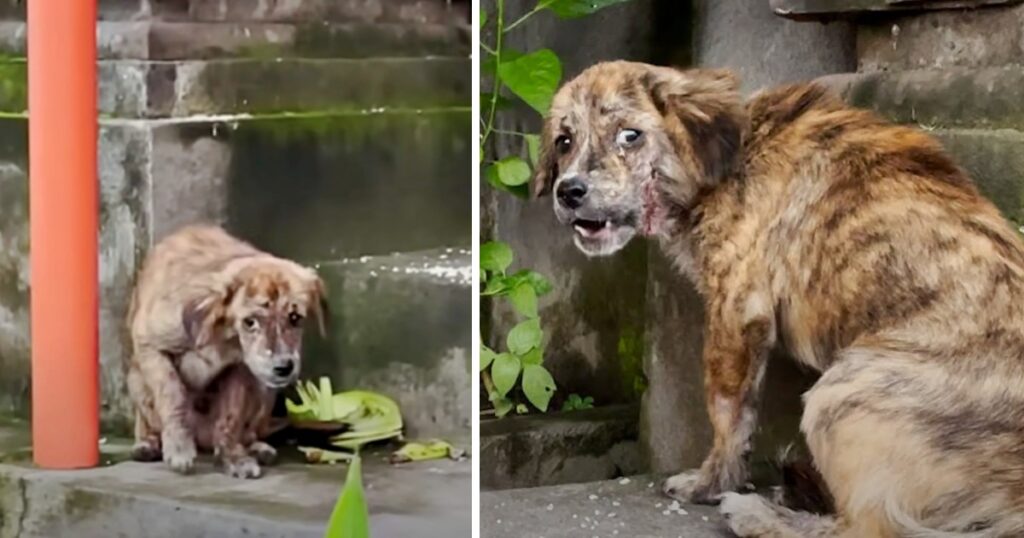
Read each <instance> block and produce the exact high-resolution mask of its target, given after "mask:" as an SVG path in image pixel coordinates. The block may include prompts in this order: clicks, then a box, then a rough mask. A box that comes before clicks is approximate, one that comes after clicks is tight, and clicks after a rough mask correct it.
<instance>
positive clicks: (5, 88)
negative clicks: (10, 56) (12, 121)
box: [0, 59, 28, 113]
mask: <svg viewBox="0 0 1024 538" xmlns="http://www.w3.org/2000/svg"><path fill="white" fill-rule="evenodd" d="M27 109H28V64H27V63H25V62H24V61H10V60H2V59H0V110H2V111H6V112H10V113H23V112H24V111H25V110H27Z"/></svg>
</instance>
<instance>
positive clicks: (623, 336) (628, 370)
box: [618, 326, 647, 399]
mask: <svg viewBox="0 0 1024 538" xmlns="http://www.w3.org/2000/svg"><path fill="white" fill-rule="evenodd" d="M618 354H619V368H620V370H621V372H622V383H623V390H624V391H625V392H626V393H627V394H630V395H632V396H633V397H634V398H637V399H639V398H640V396H642V395H643V393H644V390H646V389H647V379H646V378H645V377H644V335H643V332H642V330H641V329H637V328H635V327H628V326H627V327H622V328H621V329H620V330H619V345H618Z"/></svg>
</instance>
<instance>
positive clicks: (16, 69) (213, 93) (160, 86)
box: [0, 58, 471, 118]
mask: <svg viewBox="0 0 1024 538" xmlns="http://www.w3.org/2000/svg"><path fill="white" fill-rule="evenodd" d="M26 78H27V63H26V62H25V61H23V60H9V61H4V62H0V112H9V113H21V112H24V111H25V110H26V109H27V104H26V103H27V97H28V94H27V91H26ZM470 79H471V70H470V60H469V58H373V59H300V58H290V59H260V60H252V59H249V60H210V61H181V62H162V61H161V62H152V61H136V60H117V61H102V62H100V64H99V111H100V114H103V115H104V116H107V117H122V118H163V117H187V116H194V115H203V114H272V113H300V112H309V111H317V112H325V111H336V112H341V111H348V112H352V111H361V110H373V109H382V108H404V109H418V108H438V107H455V106H459V107H467V108H468V107H469V106H470V103H471V95H470V89H471V81H470Z"/></svg>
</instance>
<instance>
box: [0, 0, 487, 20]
mask: <svg viewBox="0 0 1024 538" xmlns="http://www.w3.org/2000/svg"><path fill="white" fill-rule="evenodd" d="M25 3H26V2H25V0H0V18H5V19H15V20H18V19H20V20H24V19H25ZM98 5H99V18H100V20H122V21H124V20H145V19H151V18H152V19H157V20H171V21H278V22H298V23H303V22H304V23H317V22H321V21H324V20H331V21H365V22H421V23H422V22H427V23H451V22H453V21H454V22H463V23H465V22H468V20H469V2H468V1H467V0H454V1H451V2H449V1H448V0H304V1H302V2H279V1H270V2H268V1H266V0H99V4H98Z"/></svg>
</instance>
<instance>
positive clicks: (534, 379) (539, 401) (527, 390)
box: [523, 364, 557, 411]
mask: <svg viewBox="0 0 1024 538" xmlns="http://www.w3.org/2000/svg"><path fill="white" fill-rule="evenodd" d="M556 388H557V387H556V386H555V380H554V378H552V377H551V374H550V373H549V372H548V371H547V369H546V368H544V367H543V366H540V365H538V364H530V365H527V366H526V367H525V368H523V394H525V395H526V399H527V400H530V403H532V404H533V406H534V407H536V408H537V409H540V410H541V411H547V410H548V404H549V403H551V396H553V395H554V394H555V389H556Z"/></svg>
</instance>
